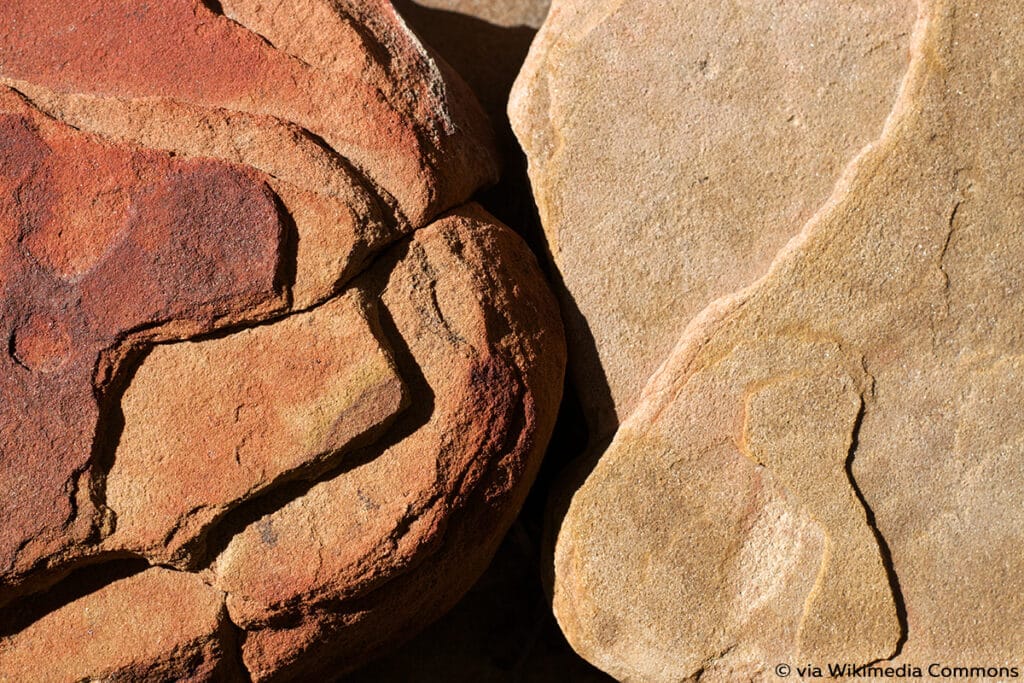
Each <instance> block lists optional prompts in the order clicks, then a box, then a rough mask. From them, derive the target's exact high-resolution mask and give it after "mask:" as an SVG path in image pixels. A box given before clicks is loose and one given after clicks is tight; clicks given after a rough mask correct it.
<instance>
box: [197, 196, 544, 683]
mask: <svg viewBox="0 0 1024 683" xmlns="http://www.w3.org/2000/svg"><path fill="white" fill-rule="evenodd" d="M357 285H358V286H365V287H366V288H367V289H368V290H370V291H380V300H381V302H382V304H383V307H384V308H383V309H382V311H381V317H382V327H383V329H384V330H385V331H386V333H388V334H389V336H391V337H392V338H393V339H395V340H401V342H400V343H401V347H402V348H401V350H399V348H398V344H397V343H396V344H395V346H393V348H395V352H396V357H397V361H398V364H399V367H403V366H405V367H409V368H410V369H411V371H410V372H409V373H407V376H408V378H409V380H408V381H409V382H410V390H411V391H412V393H413V395H414V396H417V397H419V399H418V401H415V400H414V403H413V404H412V405H411V407H410V409H409V411H407V412H406V414H405V415H404V416H403V417H402V418H401V419H400V420H399V422H397V423H396V424H395V425H394V427H393V428H392V432H394V433H397V434H400V435H401V436H402V438H401V439H396V440H395V442H394V443H391V444H384V445H383V446H382V447H378V448H377V449H371V451H370V452H368V453H366V454H365V455H364V456H363V457H357V458H355V459H353V461H352V463H351V465H350V466H349V467H347V468H346V469H345V471H344V473H343V474H341V475H340V476H337V477H334V478H333V479H329V480H327V481H323V482H321V483H319V484H317V485H316V486H314V487H312V488H310V489H309V490H308V491H307V492H305V493H304V494H303V495H301V496H299V497H297V498H296V499H295V500H293V501H291V502H289V503H288V504H287V505H285V506H283V507H281V508H280V509H278V510H276V511H274V512H271V513H269V514H267V515H265V516H263V517H262V518H260V519H258V520H256V521H254V522H253V523H252V524H250V525H249V526H248V527H247V528H246V529H245V530H244V531H242V532H240V533H238V534H237V535H235V536H234V537H233V538H232V539H231V541H230V543H229V544H228V545H227V546H226V547H225V549H224V551H223V552H222V553H221V555H220V556H219V557H218V558H217V560H216V562H215V564H214V566H213V574H214V576H215V577H216V579H215V585H216V586H217V587H218V588H219V589H221V590H223V591H225V592H226V593H227V594H228V600H227V605H228V610H229V612H230V614H231V618H232V620H233V621H234V622H235V623H237V624H239V625H240V626H242V627H243V628H245V629H246V630H247V632H248V636H247V638H246V641H245V644H244V646H243V656H244V658H245V663H246V666H247V668H248V669H249V671H250V672H251V673H252V675H253V677H254V679H256V680H262V679H264V678H266V677H268V676H269V675H270V674H272V673H273V672H275V671H280V670H286V671H288V673H289V675H295V676H297V675H300V674H305V673H308V665H309V663H310V662H318V663H323V662H324V661H327V662H331V663H334V664H335V665H336V666H338V667H339V669H340V670H344V669H349V668H351V667H353V666H355V665H357V664H359V663H360V662H361V661H363V660H365V659H366V658H367V657H368V656H369V655H370V654H372V650H373V649H375V648H377V647H380V646H383V645H385V644H386V643H387V642H388V641H389V640H390V639H391V638H393V632H394V629H395V624H401V625H402V630H403V631H404V632H408V633H412V632H414V631H415V630H416V629H417V628H418V627H419V626H421V625H423V624H425V623H427V622H428V621H430V620H432V619H433V618H434V617H436V616H437V615H439V614H441V613H442V612H443V611H445V610H446V609H447V608H449V607H450V606H451V605H452V604H454V601H455V600H457V599H458V597H459V596H460V595H461V594H462V593H463V592H464V591H465V590H466V589H467V588H468V587H469V585H470V584H471V583H472V581H473V580H475V578H476V577H477V576H478V575H479V572H481V571H482V570H483V568H484V566H485V565H486V562H487V561H488V560H489V558H490V556H491V554H492V553H493V552H494V550H495V549H496V547H497V543H498V542H499V541H500V540H501V539H500V535H495V534H494V531H493V530H494V529H495V528H501V529H505V528H507V527H508V525H509V524H511V522H512V517H513V516H514V515H513V514H511V513H514V511H515V510H517V509H518V507H519V505H520V504H521V502H522V499H523V498H524V497H525V495H526V489H527V487H526V485H525V482H529V481H532V479H533V475H534V473H535V472H536V467H537V466H538V465H539V457H540V455H541V453H542V451H543V447H544V445H545V443H546V435H547V434H549V433H550V430H551V428H552V427H553V424H554V413H555V411H554V410H553V408H554V406H555V405H556V404H557V401H558V398H559V394H560V387H559V386H558V385H557V383H552V379H555V380H557V378H558V377H559V376H560V374H561V363H562V349H561V345H562V342H561V340H560V338H559V330H558V329H557V324H556V325H555V327H554V328H552V327H551V325H550V321H551V320H557V311H556V310H555V307H554V303H553V301H550V300H549V299H548V296H547V294H546V292H545V291H544V289H543V287H542V286H541V285H540V280H539V278H538V276H537V274H536V265H535V264H534V260H533V256H532V255H531V254H530V253H529V251H528V250H527V249H526V247H525V245H524V244H523V243H522V242H521V241H520V240H519V239H518V238H516V237H514V236H513V235H512V234H511V233H509V232H507V231H505V230H495V229H494V228H493V227H492V226H490V225H489V224H488V219H487V218H486V214H483V213H482V212H481V211H479V209H473V210H468V211H465V212H461V213H459V214H456V215H454V216H451V217H449V218H446V219H443V220H441V221H439V222H438V223H437V224H435V225H433V226H431V227H430V228H429V229H426V230H423V231H420V232H418V233H416V234H415V235H414V238H413V240H412V242H411V243H409V244H408V245H407V246H402V247H401V248H400V249H399V250H398V251H397V252H396V253H395V254H394V257H393V259H392V260H389V261H386V262H384V263H382V264H381V265H380V266H378V267H377V268H376V269H375V270H374V271H372V272H371V273H368V274H367V275H366V276H365V279H363V280H360V281H359V282H358V283H357ZM385 311H386V313H385ZM513 311H521V313H520V314H517V315H512V312H513ZM542 437H543V438H542ZM426 586H429V587H430V589H429V590H425V587H426ZM302 654H306V655H307V656H305V657H301V658H300V655H302Z"/></svg>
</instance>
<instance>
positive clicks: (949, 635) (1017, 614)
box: [554, 0, 1024, 681]
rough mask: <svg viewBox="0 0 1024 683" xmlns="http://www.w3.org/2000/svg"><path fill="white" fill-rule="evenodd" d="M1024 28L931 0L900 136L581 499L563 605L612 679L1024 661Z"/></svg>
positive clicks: (559, 598)
mask: <svg viewBox="0 0 1024 683" xmlns="http://www.w3.org/2000/svg"><path fill="white" fill-rule="evenodd" d="M1021 14H1022V8H1021V6H1020V5H1019V3H1014V2H1009V1H1007V2H980V1H979V2H952V1H946V0H927V1H923V2H922V3H921V7H920V18H919V21H918V24H917V26H916V29H915V36H914V42H913V48H912V60H911V64H910V68H909V71H908V73H907V75H906V78H905V79H904V85H903V87H902V90H901V94H900V97H899V100H898V101H897V104H896V106H895V108H894V110H893V112H892V114H891V115H890V117H889V119H888V121H887V122H886V126H885V129H884V131H883V135H882V137H881V138H880V139H879V140H878V141H877V142H876V143H875V144H873V145H872V146H871V147H869V148H868V149H866V150H865V151H864V153H863V154H861V155H860V156H859V157H858V159H857V160H856V163H855V164H854V165H853V166H851V167H850V169H849V170H848V171H847V173H845V174H844V177H843V179H842V182H841V183H840V186H839V188H838V189H837V192H836V193H835V194H834V195H833V200H831V201H830V202H829V203H828V204H827V205H826V206H825V207H824V208H823V210H822V211H820V212H819V213H818V214H817V215H816V217H815V219H814V220H813V221H812V222H810V223H808V224H807V225H806V226H805V228H804V230H803V231H802V232H801V234H800V235H799V236H798V238H797V239H795V240H793V241H791V242H790V244H789V245H788V246H787V248H786V249H785V250H783V251H782V252H781V253H780V254H779V255H778V257H777V258H776V259H775V260H774V262H773V263H772V265H771V267H770V269H769V271H768V273H767V274H766V275H765V276H764V277H763V278H761V279H760V280H758V281H757V282H756V283H755V284H754V285H753V286H751V287H749V288H746V289H744V290H741V291H739V292H736V293H734V294H733V295H731V296H729V297H726V298H724V299H721V300H719V301H717V302H715V303H714V304H713V305H712V306H711V307H709V308H708V309H706V310H705V311H704V312H703V313H702V314H701V315H700V316H698V317H697V318H696V319H694V320H693V321H691V323H690V324H689V326H688V327H687V328H686V329H685V331H684V332H683V334H682V336H681V338H680V339H679V340H678V344H677V346H676V348H675V350H674V351H673V352H672V354H671V356H670V357H669V359H668V360H667V361H666V362H665V363H664V364H663V365H662V366H661V368H660V369H659V370H658V371H657V372H656V373H655V375H654V376H653V377H652V378H651V380H650V383H649V384H648V385H647V387H646V388H645V390H644V392H643V394H642V397H641V401H640V403H639V405H638V407H637V408H636V410H635V411H634V412H633V413H632V414H631V415H630V416H629V417H628V418H627V420H626V421H625V422H624V423H623V425H622V426H621V428H620V429H619V430H618V432H617V433H616V435H615V437H614V439H613V440H612V443H611V445H610V446H609V447H608V449H607V451H606V452H605V453H604V455H603V456H602V458H601V460H600V461H599V462H598V463H597V465H596V466H595V468H594V469H593V470H592V472H590V473H589V475H588V476H587V477H586V481H585V483H583V485H582V487H581V488H579V489H578V490H577V491H576V492H575V494H574V495H573V496H572V500H571V503H570V505H569V509H568V512H567V514H566V516H565V518H564V520H563V521H562V523H561V526H560V528H559V529H558V530H557V534H558V541H557V547H556V551H555V562H556V578H555V587H554V588H555V596H554V603H555V609H556V613H557V614H558V618H559V620H560V623H561V624H562V626H563V628H564V629H565V632H566V634H567V637H569V639H570V640H571V641H572V643H573V645H574V647H576V648H577V650H578V651H580V652H581V653H582V654H584V656H586V657H587V658H588V659H590V660H591V661H593V662H594V663H596V664H598V665H599V666H600V667H601V668H603V669H604V670H606V671H609V672H611V673H612V674H613V675H615V676H616V677H617V678H619V679H621V680H645V681H662V680H664V681H668V680H687V679H696V678H700V679H701V680H723V681H727V680H738V679H744V680H745V679H755V678H759V677H763V676H770V675H772V671H771V668H770V667H771V666H772V664H773V663H776V662H807V663H808V664H815V665H818V666H822V667H824V666H825V663H827V662H833V661H843V662H851V663H857V664H866V663H868V662H871V661H876V660H892V662H893V666H895V665H899V664H903V663H906V664H908V665H921V664H922V663H927V662H933V661H939V660H940V659H944V660H949V659H953V658H956V659H957V660H958V661H971V662H986V663H987V664H989V665H1007V664H1012V663H1013V658H1014V657H1015V656H1017V653H1018V652H1020V651H1021V647H1022V643H1021V638H1020V637H1019V635H1018V631H1017V630H1014V628H1013V627H1012V626H1011V624H1013V623H1018V622H1019V621H1020V620H1021V618H1022V615H1024V603H1022V601H1021V598H1020V586H1021V585H1022V582H1024V563H1022V559H1021V556H1020V553H1019V552H1018V549H1019V547H1020V544H1021V542H1022V539H1021V531H1020V530H1021V528H1024V527H1022V526H1021V524H1022V522H1024V519H1022V515H1021V513H1020V511H1021V510H1024V507H1022V506H1021V496H1022V491H1021V487H1020V482H1021V480H1022V479H1021V462H1024V459H1022V458H1021V457H1020V456H1021V453H1022V448H1024V437H1022V433H1021V424H1020V421H1019V420H1015V419H1012V418H1009V417H1008V415H1009V414H1010V413H1009V412H1008V411H1009V410H1010V408H1009V406H1010V405H1011V404H1012V405H1019V403H1020V400H1021V389H1020V385H1019V384H1015V382H1017V381H1019V377H1020V366H1021V363H1020V358H1021V357H1022V350H1024V349H1022V346H1021V336H1020V329H1021V325H1022V323H1024V307H1022V304H1021V297H1020V292H1021V291H1022V290H1024V269H1022V266H1021V261H1020V259H1019V253H1020V251H1021V249H1024V244H1022V238H1021V231H1020V230H1019V229H1018V227H1017V226H1019V223H1020V216H1021V215H1022V212H1024V206H1022V199H1021V197H1020V195H1019V192H1017V191H1016V190H1015V189H1012V188H1016V187H1018V186H1019V183H1020V181H1021V178H1022V176H1024V167H1022V165H1021V140H1020V139H1019V136H1017V137H1012V138H1008V137H1007V136H1006V135H1005V131H1006V130H1019V129H1020V128H1019V127H1020V125H1021V121H1020V120H1021V111H1020V108H1019V106H1017V104H1016V99H1015V97H1014V95H1013V93H1015V92H1016V91H1017V89H1018V88H1020V87H1021V85H1022V84H1024V70H1022V69H1021V62H1020V61H1019V60H1017V59H1016V58H1015V55H1017V54H1019V53H1020V50H1021V49H1022V35H1021V34H1020V32H1010V31H1007V30H1006V26H1016V25H1019V22H1020V21H1021V19H1022V16H1021ZM954 38H955V39H954ZM808 357H810V358H811V359H818V360H816V361H813V362H811V361H809V360H808ZM808 367H809V368H810V372H808V371H807V368H808ZM765 392H768V394H767V395H766V394H765ZM858 394H859V398H858ZM858 402H859V403H860V406H859V408H858V407H857V405H858ZM982 406H984V407H982ZM858 410H859V414H858ZM851 418H852V426H851ZM851 430H852V431H851ZM847 444H848V445H849V449H848V454H847V455H846V457H845V462H844V458H843V452H844V448H845V446H846V445H847ZM595 529H600V530H601V531H600V533H594V530H595ZM869 531H870V532H871V533H869ZM879 565H881V567H880V566H879ZM996 568H998V569H996ZM882 569H884V570H885V571H886V573H887V574H888V581H887V582H884V581H882V576H881V570H882ZM886 583H887V584H888V585H886ZM668 615H671V616H668Z"/></svg>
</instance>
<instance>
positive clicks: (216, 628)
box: [0, 568, 237, 683]
mask: <svg viewBox="0 0 1024 683" xmlns="http://www.w3.org/2000/svg"><path fill="white" fill-rule="evenodd" d="M229 628H230V626H229V624H228V622H227V619H226V613H225V612H224V598H223V596H221V595H220V594H219V593H217V591H215V590H214V589H212V588H210V587H209V586H208V585H206V584H205V583H203V582H202V581H201V580H200V579H199V577H197V576H194V575H190V574H184V573H181V572H175V571H170V570H167V569H160V568H153V569H148V570H146V571H144V572H142V573H140V574H136V575H134V576H131V577H128V578H126V579H121V580H120V581H115V582H113V583H111V584H109V585H107V586H104V587H103V588H101V589H100V590H98V591H96V592H95V593H92V594H89V595H86V596H84V597H82V598H80V599H78V600H76V601H75V602H73V603H71V604H69V605H66V606H64V607H61V608H60V609H58V610H56V611H54V612H51V613H50V614H47V615H46V616H44V617H43V618H41V619H39V620H38V621H36V622H35V623H33V624H32V625H31V626H29V627H28V628H26V629H24V630H23V631H21V632H20V633H17V634H16V635H14V636H12V637H9V638H7V639H5V640H3V641H0V681H5V683H6V682H9V683H21V682H22V681H40V680H45V681H83V680H115V681H168V680H176V681H203V680H218V679H219V680H230V679H229V678H225V676H230V673H229V672H231V671H237V669H230V668H228V667H229V666H230V664H231V658H232V657H233V656H234V653H233V652H231V651H230V650H227V651H226V650H225V648H224V645H225V643H227V644H229V645H230V632H229V631H228V629H229Z"/></svg>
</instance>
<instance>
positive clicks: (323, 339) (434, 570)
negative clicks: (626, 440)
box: [0, 0, 565, 681]
mask: <svg viewBox="0 0 1024 683" xmlns="http://www.w3.org/2000/svg"><path fill="white" fill-rule="evenodd" d="M310 26H317V27H318V29H320V30H319V32H310V30H309V27H310ZM0 151H2V152H3V153H2V154H0V333H2V335H3V339H4V341H5V349H4V352H3V354H2V358H0V396H2V397H3V400H2V402H0V484H2V485H3V488H4V490H5V492H6V493H5V495H4V497H3V500H2V501H0V622H3V623H5V624H10V626H5V627H4V628H2V629H0V634H2V635H0V671H3V672H4V673H8V672H13V673H10V674H9V675H12V676H14V677H15V679H20V680H24V679H25V678H26V677H27V678H30V679H33V680H55V681H59V680H80V679H82V678H125V677H127V678H130V679H132V680H166V679H168V678H183V679H194V680H226V679H227V680H230V679H237V678H238V677H241V676H252V677H255V678H257V679H260V680H262V679H265V678H269V677H275V678H277V679H278V680H281V679H287V678H289V677H296V676H299V675H304V674H310V675H313V674H319V673H321V672H323V671H329V672H331V673H332V674H336V673H337V672H338V671H339V670H341V669H343V668H345V667H351V666H353V665H354V664H355V663H357V662H358V660H359V659H360V658H365V657H367V656H369V655H370V654H372V653H373V652H374V651H376V650H377V649H379V648H381V647H383V646H386V645H388V644H390V643H392V642H393V641H394V640H396V639H401V638H403V637H407V636H408V635H411V634H412V633H413V632H414V631H415V630H416V629H417V628H419V627H421V626H422V625H424V624H425V623H426V622H427V621H429V620H431V619H433V618H436V617H437V616H438V615H439V614H440V613H441V612H442V611H443V610H445V609H447V608H448V607H450V606H451V604H453V603H454V601H455V600H457V599H458V597H459V596H460V595H461V594H462V592H464V591H465V590H466V588H468V586H469V585H470V584H471V583H472V582H473V581H474V580H475V578H476V577H477V576H478V575H479V573H480V571H481V570H482V569H483V567H484V566H485V565H486V563H487V562H488V561H489V559H490V556H491V555H492V554H493V552H494V549H495V547H496V545H497V543H498V542H499V541H500V539H501V537H502V535H503V534H504V532H505V530H506V529H507V528H508V525H509V524H510V523H511V520H512V518H513V517H514V516H515V514H516V511H517V509H518V507H519V505H520V504H521V503H522V499H523V497H524V495H525V491H526V489H527V488H528V487H529V485H530V482H531V480H532V478H533V476H534V474H535V472H536V468H537V466H538V464H539V458H540V456H541V454H542V452H543V449H544V446H545V444H546V442H547V439H548V437H549V435H550V432H551V429H552V426H553V422H554V417H555V413H556V411H557V405H558V402H559V398H560V392H561V386H562V371H563V366H564V362H565V358H564V354H565V351H564V340H563V339H562V332H561V327H560V323H559V319H558V314H557V310H556V307H555V304H554V301H553V300H552V299H551V296H550V294H549V292H548V291H547V289H546V285H545V284H544V281H543V278H542V276H541V274H540V272H539V269H538V267H537V264H536V261H535V260H534V259H533V257H532V255H531V254H530V252H529V251H528V250H527V248H526V247H525V245H524V244H523V243H522V242H521V240H519V238H517V237H516V236H515V235H513V234H512V233H511V231H510V230H509V229H508V228H506V227H504V226H503V225H501V224H500V223H498V222H497V221H496V220H495V219H493V218H492V217H491V216H490V215H488V214H487V213H485V212H484V211H483V210H482V209H480V208H479V207H476V206H475V205H463V206H461V207H460V208H457V209H455V210H454V211H449V209H451V208H452V207H455V206H459V205H462V204H463V203H464V202H465V201H466V200H467V199H468V196H469V195H470V194H471V193H472V192H473V191H474V190H475V189H477V188H478V187H480V186H482V185H484V184H486V183H488V182H491V181H493V179H494V174H495V170H496V162H495V153H494V151H493V148H492V140H491V133H490V130H489V127H488V125H487V123H486V121H485V118H484V116H483V113H482V111H481V110H480V108H479V105H478V104H477V103H476V101H475V100H474V98H473V96H472V95H471V94H470V93H469V91H468V89H467V88H466V86H465V85H464V84H463V83H462V82H461V81H460V80H459V79H458V78H457V77H456V76H454V75H453V73H452V72H451V71H450V69H448V67H447V66H444V65H443V64H441V63H440V62H438V61H435V60H434V59H433V58H432V57H431V55H430V53H429V51H428V50H427V49H426V48H425V47H424V46H423V45H422V44H421V43H420V41H419V39H418V38H416V37H415V36H414V35H413V34H412V33H411V31H410V30H409V29H408V28H407V27H406V25H405V23H404V22H403V20H402V19H401V18H400V17H399V16H398V14H396V12H395V10H394V9H393V8H392V7H391V5H390V3H387V2H370V3H366V2H351V3H349V2H336V1H334V0H330V1H328V0H294V2H288V3H284V2H279V3H273V2H272V3H267V2H260V3H255V2H247V1H246V0H237V1H235V0H229V1H226V2H221V3H207V2H200V1H199V0H173V1H172V2H165V3H157V4H152V3H143V4H141V5H139V4H136V3H129V2H115V3H109V2H91V1H89V0H87V1H86V2H83V3H75V4H71V5H69V4H67V3H62V2H42V3H40V2H14V3H12V4H11V5H10V6H9V7H5V9H4V12H3V13H2V16H0ZM446 212H447V213H446ZM442 215H444V216H445V217H444V218H443V219H440V220H438V219H439V216H442ZM296 510H298V511H299V514H300V516H301V521H300V522H297V521H296V520H295V514H296V512H295V511H296ZM353 525H354V526H353ZM275 548H276V550H274V549H275ZM316 557H321V558H323V561H324V564H323V566H319V567H318V566H317V565H316V564H311V563H310V560H311V559H312V558H316ZM122 561H125V562H129V563H134V564H131V567H132V569H131V571H130V572H128V574H127V575H125V576H124V577H115V578H116V580H114V579H113V578H111V579H107V580H102V581H100V585H99V586H98V587H97V588H96V590H94V591H93V592H89V593H86V594H76V593H75V592H74V591H68V590H66V589H67V588H68V586H70V585H71V584H74V583H76V582H77V581H79V578H78V576H79V572H81V571H95V573H96V576H100V577H104V576H107V573H105V571H104V570H105V568H106V567H110V566H113V565H114V564H115V563H117V562H122ZM147 563H148V564H149V565H160V566H161V568H159V569H155V568H149V569H144V568H145V566H146V564H147ZM140 565H141V566H140ZM82 567H85V569H82ZM69 572H72V573H71V574H70V575H69ZM111 576H113V575H111ZM64 577H68V578H67V579H66V580H65V579H64ZM62 580H64V583H60V582H61V581H62ZM55 584H56V585H55ZM54 586H55V587H54ZM62 596H68V597H66V598H65V597H62ZM178 602H181V603H183V604H187V605H188V609H189V610H191V609H193V608H194V609H195V613H194V614H188V615H180V614H179V613H178V612H179V610H178V607H180V605H177V604H176V603H178ZM33 605H37V607H33ZM5 611H7V614H6V615H5ZM150 612H152V613H150ZM15 614H28V615H29V616H28V617H18V618H17V619H14V618H13V615H15ZM8 616H10V617H11V619H8V618H7V617H8ZM179 617H180V619H179ZM136 621H137V622H138V623H137V624H135V625H134V626H132V628H130V629H129V631H130V633H129V634H128V637H125V638H123V639H121V640H120V641H118V639H117V633H118V630H119V629H121V628H127V626H126V625H128V624H133V623H134V622H136ZM98 622H104V623H103V624H101V625H97V623H98ZM296 634H298V635H296ZM62 641H70V642H72V644H73V646H72V647H70V648H68V649H66V651H59V652H58V653H57V654H56V655H54V654H52V652H51V655H50V656H49V657H40V653H41V652H43V651H44V650H46V649H47V648H50V649H51V650H52V649H53V648H52V644H53V643H58V642H62ZM243 642H245V643H248V644H247V645H245V647H244V648H242V646H241V643H243ZM240 648H241V649H240ZM243 667H251V671H250V672H248V673H246V672H244V671H243ZM29 672H31V673H29ZM19 677H20V678H19Z"/></svg>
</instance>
